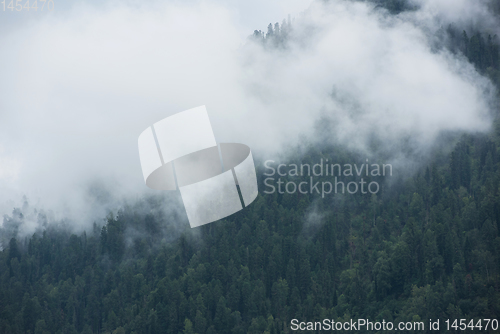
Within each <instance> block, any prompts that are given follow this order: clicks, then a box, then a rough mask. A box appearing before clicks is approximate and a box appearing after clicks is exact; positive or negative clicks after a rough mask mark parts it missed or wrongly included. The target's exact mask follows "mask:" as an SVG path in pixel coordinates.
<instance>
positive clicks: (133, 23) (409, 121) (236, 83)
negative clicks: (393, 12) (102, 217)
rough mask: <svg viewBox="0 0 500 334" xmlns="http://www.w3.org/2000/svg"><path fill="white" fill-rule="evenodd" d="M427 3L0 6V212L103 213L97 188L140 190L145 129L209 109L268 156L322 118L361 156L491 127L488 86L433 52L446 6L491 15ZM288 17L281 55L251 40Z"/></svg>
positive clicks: (460, 63)
mask: <svg viewBox="0 0 500 334" xmlns="http://www.w3.org/2000/svg"><path fill="white" fill-rule="evenodd" d="M419 2H420V4H421V5H422V9H421V10H419V11H417V12H412V13H406V14H402V15H400V16H399V17H388V16H387V15H385V14H384V13H383V12H381V11H374V10H373V8H372V7H371V6H370V5H369V4H366V3H352V2H346V1H340V0H338V1H331V4H330V5H321V4H313V5H311V3H310V2H309V1H289V0H287V1H263V0H260V1H253V2H248V1H246V2H243V1H239V2H234V1H229V0H228V1H210V0H209V1H171V2H153V1H141V2H139V1H129V2H124V1H116V2H114V1H104V2H102V1H99V2H97V1H95V2H83V1H75V2H72V3H73V4H74V5H69V3H70V2H69V1H68V2H63V1H58V0H54V3H55V10H54V11H53V12H50V13H48V12H36V13H32V12H30V13H23V12H21V13H17V12H13V13H12V12H10V11H9V12H0V15H1V17H2V20H1V21H0V28H1V31H2V32H0V43H1V45H2V47H1V48H0V73H1V76H0V211H1V213H8V212H10V211H11V210H12V207H13V206H14V205H19V204H18V203H19V202H20V199H21V198H22V195H27V196H28V198H29V200H30V202H31V203H35V204H36V205H37V206H39V207H43V208H45V209H54V210H55V211H56V212H60V214H61V215H70V216H73V217H84V215H88V214H89V212H97V211H98V210H97V211H96V206H97V205H98V203H95V201H92V200H91V199H90V197H89V184H96V183H100V182H105V183H106V185H107V186H109V187H110V189H112V190H113V192H114V193H115V194H118V195H119V196H127V197H130V198H135V197H137V196H140V195H141V194H143V193H144V192H146V191H147V188H146V187H145V185H144V182H143V179H142V173H141V170H140V163H139V158H138V152H137V138H138V136H139V134H140V133H141V132H142V131H143V130H144V129H145V128H146V127H148V126H150V125H151V124H153V123H154V122H156V121H158V120H160V119H163V118H165V117H167V116H169V115H172V114H174V113H177V112H180V111H182V110H186V109H189V108H193V107H196V106H200V105H206V106H207V109H208V113H209V116H210V120H211V123H212V126H213V128H214V132H215V135H216V139H217V140H218V141H219V142H228V141H229V142H242V143H245V144H247V145H249V146H250V147H251V148H252V150H253V151H254V152H256V153H257V155H259V154H260V155H261V156H262V155H266V156H267V157H272V156H273V154H277V152H279V148H280V147H281V145H282V144H284V143H294V142H297V141H298V140H299V138H301V137H300V136H301V135H304V136H308V137H310V138H314V136H315V135H316V134H315V132H314V125H315V122H317V120H318V119H319V118H320V117H322V116H325V115H326V116H327V117H328V118H330V119H331V120H332V121H333V124H334V126H333V127H332V130H331V131H332V133H333V136H332V137H334V138H335V139H336V140H337V141H338V142H341V143H345V144H346V145H351V147H352V148H356V149H361V150H363V149H365V148H366V145H367V141H368V140H369V137H370V135H372V134H376V135H377V136H379V137H380V139H381V140H382V142H383V143H385V144H386V145H387V147H388V148H390V147H391V143H397V142H398V141H400V140H401V139H402V138H408V137H411V138H412V140H413V141H414V142H415V143H416V144H417V145H421V146H422V147H426V146H428V145H431V144H432V143H433V142H434V140H435V139H436V138H437V136H438V135H439V134H440V133H442V132H443V131H488V129H489V127H490V119H489V117H488V113H489V103H490V102H491V101H490V93H488V92H489V90H491V84H490V83H489V82H488V81H487V80H486V79H485V78H483V77H481V76H480V75H479V74H477V73H476V72H475V70H474V68H473V67H472V66H471V65H470V64H468V63H467V62H466V61H465V59H463V58H461V57H456V56H453V55H451V54H449V53H447V52H446V51H440V52H433V51H432V49H431V46H430V40H431V39H432V37H433V32H434V31H435V29H436V27H439V22H445V21H446V20H448V19H450V15H452V18H451V19H453V20H454V21H461V20H463V21H464V22H469V21H470V20H471V15H472V17H473V18H477V17H478V16H481V15H485V17H486V18H485V19H484V21H488V20H490V19H491V18H489V16H488V14H487V13H486V12H485V11H483V10H481V8H479V7H480V6H479V5H478V4H477V3H476V2H475V1H472V0H470V1H466V0H461V1H459V2H457V3H459V4H460V10H458V9H456V8H455V7H454V5H453V4H454V3H455V2H454V1H453V2H450V1H446V0H439V1H438V0H436V1H434V2H431V1H430V0H429V1H427V0H419ZM474 6H476V7H474ZM478 6H479V7H478ZM452 7H453V11H448V9H449V8H452ZM470 8H479V9H475V10H469V9H470ZM476 12H477V13H476ZM471 13H472V14H471ZM288 14H291V16H292V17H294V18H295V21H294V38H293V39H292V40H291V41H290V44H289V47H288V49H287V50H286V51H284V50H281V51H272V50H265V49H264V48H262V47H261V46H260V45H257V44H253V43H251V42H250V41H249V40H248V39H247V36H248V35H250V34H251V33H252V32H253V30H254V29H261V30H266V27H267V24H268V23H269V22H273V23H274V22H281V21H282V20H283V19H284V18H286V17H287V16H288ZM4 18H6V19H5V20H4ZM100 213H101V211H99V214H100ZM90 216H91V217H92V218H93V215H90ZM87 218H88V217H86V218H82V220H87ZM88 219H90V218H88Z"/></svg>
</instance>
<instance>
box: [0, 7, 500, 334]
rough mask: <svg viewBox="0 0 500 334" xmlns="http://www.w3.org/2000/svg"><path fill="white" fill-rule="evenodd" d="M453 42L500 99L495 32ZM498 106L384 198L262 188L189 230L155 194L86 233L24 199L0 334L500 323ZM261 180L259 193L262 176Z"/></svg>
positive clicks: (9, 260)
mask: <svg viewBox="0 0 500 334" xmlns="http://www.w3.org/2000/svg"><path fill="white" fill-rule="evenodd" d="M377 3H378V4H379V5H380V6H384V7H387V8H388V9H389V11H390V12H391V13H400V12H402V11H404V10H411V8H409V7H408V2H407V1H396V0H394V1H377ZM497 3H498V2H497ZM292 32H293V23H292V22H291V20H290V19H288V20H285V21H284V22H283V23H282V24H281V25H280V24H278V23H276V24H269V26H268V28H267V31H266V32H262V31H259V30H256V31H255V32H254V34H253V35H252V38H254V39H257V40H259V41H260V42H262V43H265V44H266V45H267V46H269V47H272V48H274V47H276V48H280V47H286V40H287V38H289V36H290V34H292ZM446 34H447V35H448V39H447V40H444V41H443V45H442V47H446V48H448V49H449V50H451V51H452V52H454V53H456V54H461V55H463V56H464V57H466V58H467V59H468V60H469V61H470V63H471V64H473V65H474V66H475V68H476V69H477V71H478V72H480V73H481V74H483V75H485V76H487V77H488V78H490V79H491V80H492V81H493V82H494V83H496V87H497V89H498V87H500V83H499V46H498V41H497V37H495V36H492V35H491V34H486V33H483V32H481V31H475V32H470V31H466V30H465V29H463V28H459V27H455V26H448V28H447V30H446ZM495 110H496V112H497V114H496V115H494V116H495V126H494V130H493V131H492V132H491V133H489V134H468V135H463V136H461V137H460V139H459V140H458V141H457V142H456V144H455V145H454V148H453V150H452V152H450V153H436V156H434V157H433V159H432V161H430V162H429V163H425V164H423V166H422V167H420V168H418V170H417V172H416V173H415V174H414V175H412V176H411V177H407V175H397V172H396V171H395V174H396V175H395V176H394V179H387V182H384V183H382V184H381V190H380V192H379V193H377V194H373V195H371V194H369V195H362V194H359V193H358V194H354V195H335V196H333V195H332V196H329V197H326V198H324V199H323V198H321V196H318V195H317V194H301V193H299V192H296V193H295V194H287V193H284V194H278V193H274V194H262V193H261V194H260V195H259V196H258V198H257V199H256V200H255V202H254V203H253V204H252V205H251V206H249V207H247V208H245V209H244V210H242V211H240V212H238V213H236V214H234V215H232V216H230V217H228V218H227V219H224V220H222V221H218V222H216V223H212V224H208V225H205V226H202V227H199V228H196V229H193V230H192V229H189V227H188V226H187V223H186V228H185V229H183V228H179V226H178V225H176V224H175V223H174V221H177V220H178V217H174V216H169V215H166V214H165V212H164V211H162V206H163V205H164V204H165V203H164V200H163V199H162V198H161V197H157V198H156V197H153V198H146V199H142V200H140V201H138V202H137V203H132V204H129V205H126V206H124V207H123V209H122V210H120V211H119V212H113V213H110V214H109V215H108V216H107V217H106V218H105V220H104V223H102V224H101V223H96V224H94V226H93V229H92V231H86V232H81V233H75V232H73V231H71V229H67V228H63V227H62V226H64V224H63V222H62V223H61V226H52V225H50V224H47V215H48V213H45V212H41V211H40V212H38V211H37V212H35V211H33V210H31V209H30V206H29V203H28V200H26V201H25V205H24V207H22V208H16V209H14V210H13V212H12V214H11V215H9V216H5V217H4V223H3V225H2V227H1V230H0V240H1V246H2V249H1V251H0V333H2V334H3V333H6V334H17V333H35V334H46V333H64V334H67V333H70V334H72V333H76V334H89V333H113V334H122V333H127V334H129V333H136V334H139V333H186V334H188V333H197V334H205V333H268V334H271V333H287V332H288V333H289V332H291V331H290V320H291V319H294V318H295V319H303V320H307V321H321V320H322V319H326V318H329V319H335V320H336V321H346V320H347V321H349V319H358V318H367V319H370V320H372V321H381V320H382V319H384V320H386V321H393V322H395V323H396V322H398V321H424V322H427V320H428V319H457V318H464V319H481V318H492V319H493V318H498V315H499V314H500V235H499V230H500V126H499V124H500V123H499V122H498V120H499V118H498V117H499V115H500V114H499V113H498V111H499V110H498V107H497V108H496V109H495ZM297 152H300V153H296V154H294V155H290V156H289V159H290V162H292V163H309V164H311V165H313V164H315V163H318V162H319V161H320V160H321V159H324V160H326V159H328V160H329V161H335V162H338V163H344V162H345V163H351V162H353V161H359V162H360V163H363V161H364V160H363V158H362V157H360V156H359V155H356V154H354V153H351V152H349V151H348V150H345V149H342V148H341V147H338V146H335V147H332V146H329V145H324V146H321V147H312V148H308V149H307V150H305V151H304V150H299V149H297ZM258 177H259V183H260V184H259V188H260V189H263V188H264V185H263V176H262V170H260V169H259V168H258ZM284 179H286V177H285V178H284ZM301 180H302V179H301ZM303 180H304V181H307V177H304V178H303ZM145 207H147V210H145V209H144V208H145ZM30 210H31V211H30ZM27 212H31V214H32V217H31V218H30V219H34V220H35V221H36V223H37V224H38V225H37V226H39V227H40V228H39V229H38V230H37V231H36V233H34V234H33V235H30V236H24V235H21V234H19V227H20V226H21V225H22V224H24V223H26V213H27ZM103 218H104V217H103ZM435 332H440V333H444V332H446V331H445V329H444V328H443V326H441V330H440V331H435ZM482 332H484V331H482ZM490 332H493V331H490Z"/></svg>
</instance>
